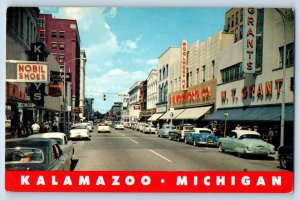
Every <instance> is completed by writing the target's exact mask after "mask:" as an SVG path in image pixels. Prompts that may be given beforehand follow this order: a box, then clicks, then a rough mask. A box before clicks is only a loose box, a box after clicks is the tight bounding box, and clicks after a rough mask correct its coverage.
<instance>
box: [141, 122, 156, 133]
mask: <svg viewBox="0 0 300 200" xmlns="http://www.w3.org/2000/svg"><path fill="white" fill-rule="evenodd" d="M142 132H143V133H150V134H151V133H154V134H156V128H155V126H153V125H152V124H144V126H143V130H142Z"/></svg>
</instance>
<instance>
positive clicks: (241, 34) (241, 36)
mask: <svg viewBox="0 0 300 200" xmlns="http://www.w3.org/2000/svg"><path fill="white" fill-rule="evenodd" d="M241 39H243V25H241V26H240V40H241Z"/></svg>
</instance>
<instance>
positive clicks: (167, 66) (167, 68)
mask: <svg viewBox="0 0 300 200" xmlns="http://www.w3.org/2000/svg"><path fill="white" fill-rule="evenodd" d="M168 70H169V65H168V64H167V65H166V78H168Z"/></svg>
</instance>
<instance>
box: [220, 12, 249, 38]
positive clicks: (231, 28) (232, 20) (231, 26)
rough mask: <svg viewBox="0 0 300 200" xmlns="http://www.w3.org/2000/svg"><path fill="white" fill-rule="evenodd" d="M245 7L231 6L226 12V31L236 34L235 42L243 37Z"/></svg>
mask: <svg viewBox="0 0 300 200" xmlns="http://www.w3.org/2000/svg"><path fill="white" fill-rule="evenodd" d="M243 12H244V9H243V8H231V9H230V10H228V11H227V12H226V14H225V27H224V32H225V33H232V34H234V42H238V41H239V40H241V39H242V38H243Z"/></svg>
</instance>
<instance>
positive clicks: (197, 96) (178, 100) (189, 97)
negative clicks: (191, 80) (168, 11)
mask: <svg viewBox="0 0 300 200" xmlns="http://www.w3.org/2000/svg"><path fill="white" fill-rule="evenodd" d="M215 100H216V79H213V80H210V81H207V82H205V83H202V84H199V85H196V86H193V87H189V88H188V89H187V90H186V91H182V90H181V91H177V92H173V93H170V94H169V106H170V107H174V108H178V107H182V106H193V105H201V104H210V103H214V102H215Z"/></svg>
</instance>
